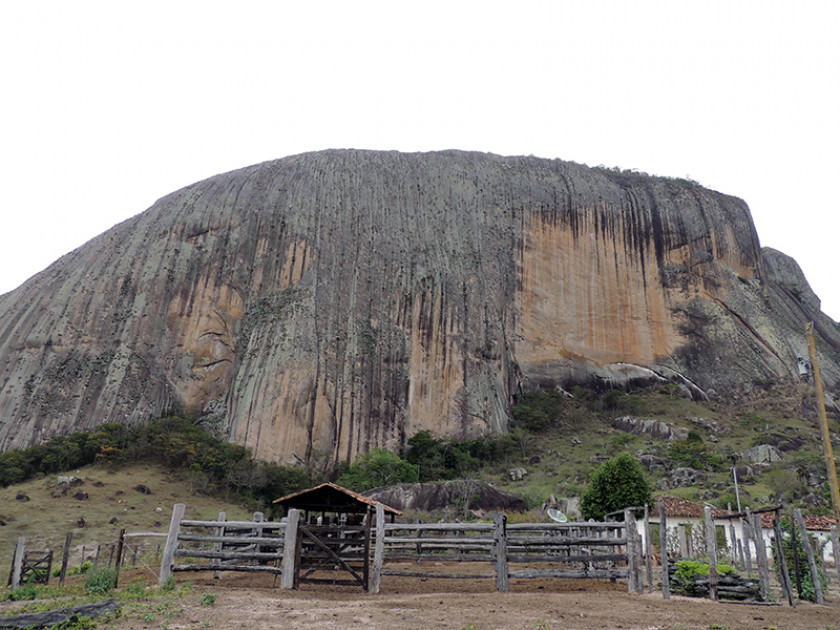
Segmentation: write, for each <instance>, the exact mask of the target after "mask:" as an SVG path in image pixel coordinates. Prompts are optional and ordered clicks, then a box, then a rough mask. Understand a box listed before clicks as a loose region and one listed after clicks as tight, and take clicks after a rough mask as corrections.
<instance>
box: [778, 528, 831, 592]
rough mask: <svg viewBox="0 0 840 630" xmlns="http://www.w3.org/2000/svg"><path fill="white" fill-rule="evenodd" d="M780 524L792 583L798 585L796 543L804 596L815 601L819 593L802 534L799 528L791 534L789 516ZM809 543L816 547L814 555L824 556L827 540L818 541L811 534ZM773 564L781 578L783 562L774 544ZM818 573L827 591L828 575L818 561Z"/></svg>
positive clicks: (783, 547)
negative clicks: (815, 585) (812, 575)
mask: <svg viewBox="0 0 840 630" xmlns="http://www.w3.org/2000/svg"><path fill="white" fill-rule="evenodd" d="M779 525H780V526H781V528H782V551H783V552H784V554H785V562H786V563H787V570H788V575H789V576H790V583H791V584H793V585H794V587H795V585H796V567H795V565H794V544H795V545H796V557H797V560H798V561H799V578H800V583H801V584H802V597H803V599H807V600H808V601H811V602H814V601H816V600H817V593H816V591H815V590H814V580H813V579H812V577H811V571H810V570H809V568H808V555H807V553H806V552H805V547H803V546H802V536H801V535H800V533H799V528H798V527H794V528H793V534H792V535H791V521H790V519H789V518H787V517H784V518H782V520H781V522H780V523H779ZM808 543H809V544H811V547H812V548H813V549H814V556H815V557H816V558H820V557H821V556H822V552H823V547H824V546H825V542H822V543H817V542H816V541H814V540H813V539H812V538H811V537H810V536H808ZM814 543H816V544H814ZM773 564H774V566H775V567H776V578H777V579H779V580H781V562H779V552H778V549H777V548H776V546H775V545H774V546H773ZM817 573H818V574H819V578H820V585H821V586H822V591H823V593H825V591H826V588H827V587H828V575H826V572H825V570H824V569H823V566H822V563H821V562H818V563H817Z"/></svg>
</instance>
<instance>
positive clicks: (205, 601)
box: [201, 593, 218, 606]
mask: <svg viewBox="0 0 840 630" xmlns="http://www.w3.org/2000/svg"><path fill="white" fill-rule="evenodd" d="M217 597H218V595H216V594H215V593H205V594H204V596H203V597H202V598H201V605H202V606H213V605H214V604H215V603H216V598H217Z"/></svg>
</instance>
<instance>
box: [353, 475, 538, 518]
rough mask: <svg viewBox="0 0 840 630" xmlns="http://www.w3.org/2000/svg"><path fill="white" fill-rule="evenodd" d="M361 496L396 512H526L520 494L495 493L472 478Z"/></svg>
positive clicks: (400, 485)
mask: <svg viewBox="0 0 840 630" xmlns="http://www.w3.org/2000/svg"><path fill="white" fill-rule="evenodd" d="M365 496H368V497H370V498H371V499H376V500H377V501H379V502H380V503H384V504H385V505H388V506H390V507H392V508H395V509H397V510H400V511H405V510H419V511H423V512H435V511H437V510H451V509H453V507H457V508H458V509H460V510H463V509H464V508H465V507H466V508H467V509H470V510H481V511H482V512H492V511H506V512H522V511H524V510H525V509H527V506H526V503H525V499H524V498H523V497H522V495H519V494H515V493H513V492H505V491H504V490H499V489H498V488H497V487H495V486H493V485H491V484H489V483H487V482H486V481H478V480H475V479H458V480H455V481H444V482H440V483H398V484H395V485H392V486H385V487H383V488H374V489H373V490H368V491H367V492H365Z"/></svg>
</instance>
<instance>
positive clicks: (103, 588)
mask: <svg viewBox="0 0 840 630" xmlns="http://www.w3.org/2000/svg"><path fill="white" fill-rule="evenodd" d="M116 586H117V570H116V569H111V568H108V567H103V568H101V569H94V570H93V571H89V572H88V573H87V577H86V578H85V590H86V591H87V592H88V593H90V594H92V595H105V594H106V593H108V592H109V591H110V590H111V589H113V588H116Z"/></svg>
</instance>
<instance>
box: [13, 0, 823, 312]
mask: <svg viewBox="0 0 840 630" xmlns="http://www.w3.org/2000/svg"><path fill="white" fill-rule="evenodd" d="M838 31H840V2H837V1H836V0H830V1H808V0H804V1H803V2H797V3H795V4H794V3H791V2H781V1H775V2H767V1H766V0H762V1H756V2H754V1H736V0H726V1H722V2H721V1H717V0H704V1H703V2H688V1H685V2H682V1H677V0H668V1H663V2H653V1H647V0H633V1H632V2H628V1H626V0H616V1H611V2H607V1H598V0H584V1H581V2H573V1H568V2H567V1H563V0H553V1H550V2H549V1H545V2H529V1H528V0H520V1H518V2H516V3H513V2H505V3H502V2H493V1H492V0H483V1H481V2H471V1H460V2H459V1H458V0H449V1H447V2H438V1H436V0H425V1H424V2H408V1H404V2H394V1H393V0H392V1H388V2H365V1H364V0H357V1H355V2H347V1H346V0H345V1H341V2H319V1H316V0H313V1H307V2H300V1H274V2H265V1H248V0H238V1H237V2H236V3H232V2H216V1H215V0H202V1H200V2H194V1H191V0H180V1H179V0H166V1H165V2H159V1H156V0H144V1H143V2H114V1H113V0H108V1H85V0H74V1H73V2H67V1H66V0H60V1H40V0H26V1H23V0H21V1H18V2H12V1H8V2H2V3H0V217H2V222H0V226H2V237H0V239H1V240H0V243H2V246H0V293H5V292H7V291H10V290H12V289H14V288H15V287H17V286H18V285H20V284H21V283H23V282H24V281H25V280H26V279H27V278H29V277H31V276H32V275H34V274H36V273H37V272H39V271H41V270H42V269H44V268H46V267H47V266H49V265H50V264H51V263H52V262H53V261H55V260H56V259H58V258H59V257H60V256H62V255H64V254H65V253H67V252H69V251H72V250H73V249H75V248H77V247H79V246H81V245H83V244H84V243H85V242H87V241H88V240H89V239H91V238H93V237H94V236H96V235H98V234H100V233H102V232H104V231H105V230H107V229H108V228H110V227H112V226H113V225H115V224H117V223H120V222H122V221H124V220H125V219H127V218H129V217H131V216H133V215H136V214H138V213H140V212H142V211H143V210H145V209H147V208H148V207H149V206H151V205H152V204H153V203H154V202H155V200H157V199H158V198H160V197H162V196H164V195H166V194H168V193H170V192H172V191H175V190H177V189H179V188H182V187H184V186H187V185H189V184H191V183H193V182H196V181H198V180H201V179H205V178H207V177H211V176H213V175H216V174H219V173H223V172H226V171H230V170H233V169H237V168H241V167H244V166H248V165H251V164H256V163H259V162H264V161H266V160H273V159H277V158H281V157H285V156H287V155H293V154H296V153H301V152H305V151H316V150H321V149H328V148H357V149H382V150H392V149H395V150H400V151H433V150H443V149H463V150H475V151H486V152H491V153H497V154H501V155H536V156H539V157H545V158H559V159H563V160H569V161H574V162H578V163H581V164H588V165H590V166H597V165H606V166H618V167H621V168H635V169H638V170H640V171H645V172H647V173H651V174H656V175H663V176H672V177H686V176H689V177H691V178H692V179H695V180H697V181H699V182H700V183H701V184H703V185H704V186H706V187H708V188H711V189H714V190H717V191H720V192H723V193H727V194H730V195H734V196H737V197H740V198H742V199H744V200H745V201H746V202H747V203H748V204H749V206H750V210H751V212H752V216H753V220H754V221H755V224H756V228H757V231H758V235H759V239H760V241H761V244H762V245H763V246H769V247H773V248H775V249H778V250H780V251H783V252H785V253H786V254H788V255H790V256H792V257H793V258H795V259H796V260H797V261H798V262H799V264H800V266H801V267H802V269H803V271H804V272H805V275H806V277H807V278H808V280H809V282H810V283H811V286H812V288H813V289H814V291H815V292H816V294H817V295H818V296H819V297H820V298H821V299H822V305H823V311H824V312H826V313H827V314H828V315H829V316H831V317H832V318H833V319H834V320H840V283H838V282H837V281H836V278H835V276H836V274H837V269H838V264H837V261H838V244H840V243H838V235H840V230H839V229H838V228H840V207H838V201H837V199H838V197H837V196H835V195H834V194H833V193H832V191H833V187H834V185H835V182H836V179H837V175H838V173H840V123H838V117H840V67H838V66H839V65H840V36H838Z"/></svg>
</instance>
